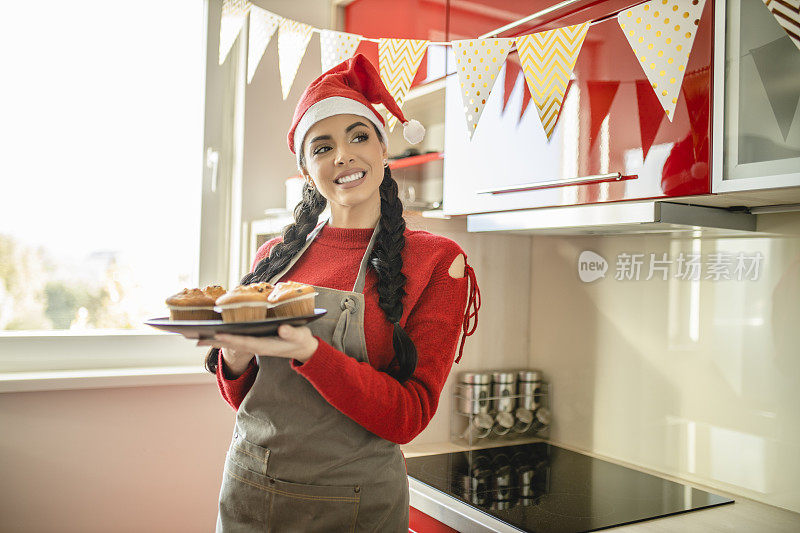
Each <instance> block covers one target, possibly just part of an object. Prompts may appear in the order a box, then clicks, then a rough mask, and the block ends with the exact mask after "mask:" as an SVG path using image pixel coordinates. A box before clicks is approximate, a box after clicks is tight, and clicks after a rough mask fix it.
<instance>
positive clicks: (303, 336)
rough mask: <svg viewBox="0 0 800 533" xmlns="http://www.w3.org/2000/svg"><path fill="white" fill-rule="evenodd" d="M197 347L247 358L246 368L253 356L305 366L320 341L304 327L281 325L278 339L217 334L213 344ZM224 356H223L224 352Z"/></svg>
mask: <svg viewBox="0 0 800 533" xmlns="http://www.w3.org/2000/svg"><path fill="white" fill-rule="evenodd" d="M197 346H214V347H215V348H223V350H225V351H232V352H233V354H231V355H232V360H238V359H239V357H236V356H238V355H240V354H245V355H247V356H248V357H247V361H246V364H245V368H246V366H247V364H249V363H250V359H252V355H253V354H257V355H270V356H273V357H285V358H287V359H297V360H298V361H300V362H301V363H305V362H306V361H308V360H309V359H311V356H312V355H314V352H316V351H317V346H319V341H318V340H317V339H316V337H314V336H313V335H312V334H311V329H309V328H308V327H307V326H299V327H294V326H290V325H289V324H281V326H280V327H279V328H278V336H277V337H247V336H244V335H225V334H221V333H220V334H217V335H214V339H213V340H201V341H198V342H197ZM224 356H225V352H223V357H224ZM226 359H227V358H226ZM238 362H241V361H238Z"/></svg>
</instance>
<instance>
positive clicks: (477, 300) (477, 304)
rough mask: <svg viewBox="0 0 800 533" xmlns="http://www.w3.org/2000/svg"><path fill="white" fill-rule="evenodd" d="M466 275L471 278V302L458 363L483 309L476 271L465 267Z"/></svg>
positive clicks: (465, 318) (467, 312)
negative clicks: (471, 320) (465, 343)
mask: <svg viewBox="0 0 800 533" xmlns="http://www.w3.org/2000/svg"><path fill="white" fill-rule="evenodd" d="M464 273H465V274H466V275H467V277H468V278H469V300H468V301H467V309H466V311H465V312H464V322H463V323H462V333H463V335H462V337H461V346H459V348H458V357H456V363H458V362H459V361H460V360H461V355H462V354H463V352H464V342H465V341H466V340H467V337H469V336H470V335H472V334H473V333H475V328H477V327H478V309H480V308H481V290H480V289H479V288H478V283H477V281H476V280H475V271H474V270H473V269H472V267H471V266H469V265H465V266H464ZM470 308H472V311H470ZM470 319H474V322H473V323H472V326H471V327H470V323H469V322H470Z"/></svg>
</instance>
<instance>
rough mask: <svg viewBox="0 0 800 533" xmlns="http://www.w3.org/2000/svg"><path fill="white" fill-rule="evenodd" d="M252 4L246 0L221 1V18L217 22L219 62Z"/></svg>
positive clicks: (229, 47)
mask: <svg viewBox="0 0 800 533" xmlns="http://www.w3.org/2000/svg"><path fill="white" fill-rule="evenodd" d="M251 6H252V4H251V3H250V2H247V1H246V0H225V1H224V2H223V3H222V18H221V20H220V22H219V64H220V65H221V64H223V63H224V62H225V59H226V58H227V57H228V53H229V52H230V51H231V48H232V47H233V43H234V42H235V41H236V38H237V37H238V36H239V32H240V31H242V26H243V25H244V19H245V17H247V12H248V11H250V7H251Z"/></svg>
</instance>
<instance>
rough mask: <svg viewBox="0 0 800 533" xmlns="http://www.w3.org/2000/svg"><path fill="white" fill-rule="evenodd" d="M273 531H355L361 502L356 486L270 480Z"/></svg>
mask: <svg viewBox="0 0 800 533" xmlns="http://www.w3.org/2000/svg"><path fill="white" fill-rule="evenodd" d="M269 485H270V489H269V491H270V493H271V497H270V504H269V531H298V532H299V531H302V532H317V531H318V532H327V531H354V530H355V526H356V518H357V517H358V504H359V502H360V501H361V488H360V487H359V486H355V485H349V486H331V485H306V484H302V483H290V482H288V481H281V480H280V479H275V478H270V479H269Z"/></svg>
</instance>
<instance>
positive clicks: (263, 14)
mask: <svg viewBox="0 0 800 533" xmlns="http://www.w3.org/2000/svg"><path fill="white" fill-rule="evenodd" d="M280 22H281V17H279V16H278V15H276V14H275V13H270V12H269V11H267V10H266V9H261V8H260V7H258V6H253V7H252V8H250V30H249V31H250V35H249V36H248V46H247V83H250V82H251V81H253V76H254V75H255V73H256V68H257V67H258V64H259V63H260V62H261V58H262V57H264V51H265V50H266V49H267V45H268V44H269V41H270V40H271V39H272V36H273V35H274V34H275V30H277V29H278V25H279V24H280Z"/></svg>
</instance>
